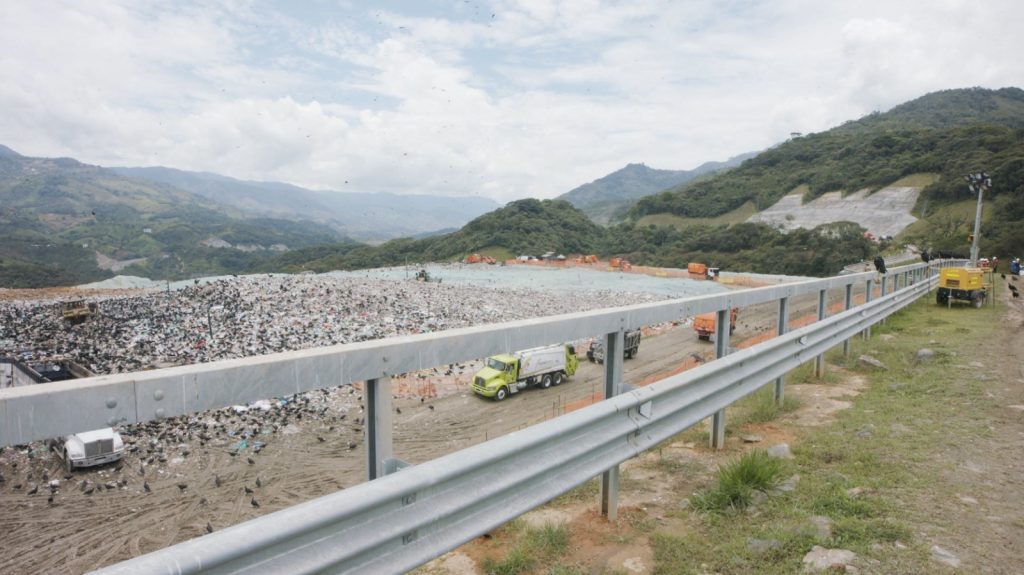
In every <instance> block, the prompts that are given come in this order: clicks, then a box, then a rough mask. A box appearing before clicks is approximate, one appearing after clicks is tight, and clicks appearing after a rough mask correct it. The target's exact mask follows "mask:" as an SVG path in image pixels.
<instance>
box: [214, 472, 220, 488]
mask: <svg viewBox="0 0 1024 575" xmlns="http://www.w3.org/2000/svg"><path fill="white" fill-rule="evenodd" d="M213 484H214V485H216V486H217V487H220V475H217V474H216V473H214V474H213Z"/></svg>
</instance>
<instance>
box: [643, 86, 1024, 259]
mask: <svg viewBox="0 0 1024 575" xmlns="http://www.w3.org/2000/svg"><path fill="white" fill-rule="evenodd" d="M979 170H984V171H986V172H988V173H989V174H991V175H992V179H993V190H992V193H991V195H990V196H989V197H988V198H986V201H989V200H990V201H991V202H992V203H993V204H994V205H995V206H998V208H997V209H996V210H995V211H994V212H993V213H992V216H991V217H992V221H991V224H989V225H990V226H991V227H990V228H989V229H987V231H986V233H985V234H983V241H984V242H986V243H985V245H984V248H983V249H985V250H986V251H997V252H1001V253H1006V254H1009V253H1012V247H1013V246H1014V245H1016V246H1020V245H1021V244H1020V236H1019V235H1016V233H1015V232H1014V231H1013V230H1012V229H1011V228H1013V227H1015V224H1014V222H1019V221H1020V219H1019V218H1016V216H1015V214H1016V213H1018V211H1019V210H1018V209H1017V208H1016V205H1019V204H1020V202H1021V200H1022V199H1024V90H1020V89H1018V88H1004V89H1000V90H985V89H980V88H973V89H964V90H947V91H943V92H936V93H933V94H928V95H926V96H923V97H921V98H918V99H916V100H914V101H911V102H908V103H906V104H903V105H900V106H897V107H895V108H893V109H892V110H890V111H889V112H886V113H882V114H879V113H876V114H871V115H869V116H867V117H865V118H862V119H860V120H857V121H853V122H847V123H846V124H843V125H842V126H839V127H837V128H834V129H832V130H829V131H827V132H822V133H818V134H810V135H806V136H802V137H796V138H793V139H791V140H789V141H787V142H785V143H783V144H781V145H779V146H777V147H775V148H773V149H770V150H768V151H765V152H763V153H761V154H760V155H758V156H757V157H755V158H753V159H751V160H748V161H747V162H744V163H743V165H741V166H740V167H738V168H736V169H733V170H730V171H728V172H725V173H723V174H721V175H719V176H717V177H712V178H709V179H706V180H701V181H698V182H694V183H691V184H687V185H683V186H680V187H678V188H676V189H673V190H670V191H666V192H663V193H660V194H656V195H653V196H648V197H646V198H643V199H641V200H640V201H639V202H638V203H637V204H636V205H635V206H634V207H633V209H632V210H630V217H631V218H634V219H636V218H640V217H643V216H645V215H650V214H661V213H668V214H674V215H678V216H684V217H689V218H707V217H714V216H719V215H721V214H725V213H727V212H730V211H732V210H735V209H737V208H739V207H740V206H742V205H743V204H744V203H746V202H748V201H751V202H754V204H755V205H756V206H757V208H758V209H759V210H763V209H765V208H767V207H769V206H771V205H772V204H774V203H775V202H777V201H778V200H779V199H780V198H781V197H782V196H784V195H786V194H787V193H789V192H791V191H792V190H794V189H796V188H797V187H799V186H806V189H807V190H808V191H807V193H806V194H805V200H809V199H813V198H816V197H818V196H820V195H821V194H824V193H826V192H831V191H837V190H843V191H855V190H859V189H864V188H869V189H878V188H881V187H883V186H886V185H888V184H891V183H892V182H894V181H896V180H899V179H900V178H903V177H905V176H910V175H913V174H919V173H934V174H937V175H938V177H937V178H936V180H935V182H934V183H933V184H931V185H929V186H926V187H925V188H924V190H923V191H922V193H921V196H920V198H919V200H918V206H917V207H916V208H915V210H914V211H915V213H921V212H925V213H924V215H925V217H926V218H927V217H929V215H930V214H937V213H941V210H942V207H943V206H948V205H951V204H954V203H956V202H960V201H963V200H966V199H969V196H970V193H969V192H968V190H967V186H966V185H965V183H964V180H963V177H964V175H965V174H967V173H971V172H975V171H979ZM928 212H930V214H929V213H928ZM945 227H946V228H948V226H945ZM956 227H957V230H958V233H957V236H958V237H957V238H956V239H953V238H950V237H949V234H948V233H945V234H939V233H936V234H928V233H927V232H921V233H918V234H917V236H916V239H917V240H918V241H919V242H922V243H924V244H931V245H934V246H936V247H939V246H943V245H948V244H950V243H952V242H957V245H960V244H961V243H962V240H961V239H960V237H959V236H960V234H959V232H960V231H963V222H960V223H959V225H958V226H956ZM1017 249H1019V247H1018V248H1017Z"/></svg>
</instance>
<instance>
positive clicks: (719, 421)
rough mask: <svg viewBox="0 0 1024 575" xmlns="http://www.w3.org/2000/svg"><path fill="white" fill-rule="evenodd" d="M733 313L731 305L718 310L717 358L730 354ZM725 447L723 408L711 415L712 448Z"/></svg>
mask: <svg viewBox="0 0 1024 575" xmlns="http://www.w3.org/2000/svg"><path fill="white" fill-rule="evenodd" d="M731 314H732V308H731V307H727V308H725V309H720V310H718V313H717V318H716V319H717V321H716V322H715V323H716V325H715V358H716V359H720V358H723V357H725V356H727V355H729V331H730V329H729V328H730V321H729V319H730V315H731ZM723 447H725V409H721V410H719V411H718V412H717V413H715V414H714V415H712V416H711V448H712V449H721V448H723Z"/></svg>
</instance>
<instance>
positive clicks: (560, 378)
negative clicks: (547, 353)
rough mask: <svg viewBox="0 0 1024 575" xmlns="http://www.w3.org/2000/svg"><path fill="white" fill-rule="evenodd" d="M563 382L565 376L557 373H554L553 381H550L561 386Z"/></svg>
mask: <svg viewBox="0 0 1024 575" xmlns="http://www.w3.org/2000/svg"><path fill="white" fill-rule="evenodd" d="M563 381H565V374H564V373H562V372H561V371H559V372H557V373H555V376H554V380H552V382H551V383H552V384H554V385H562V382H563Z"/></svg>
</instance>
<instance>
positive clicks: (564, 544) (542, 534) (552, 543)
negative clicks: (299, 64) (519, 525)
mask: <svg viewBox="0 0 1024 575" xmlns="http://www.w3.org/2000/svg"><path fill="white" fill-rule="evenodd" d="M568 548H569V528H568V527H567V526H566V525H565V524H564V523H559V524H551V523H546V524H544V525H541V526H540V527H526V528H524V529H522V530H521V532H520V533H519V537H518V540H517V541H516V542H515V543H513V544H512V545H511V547H509V548H508V552H507V553H505V556H504V557H502V558H500V559H495V558H493V557H488V558H486V559H484V564H483V568H484V572H485V573H489V574H493V575H518V574H520V573H527V572H531V571H533V570H534V569H536V568H537V566H538V565H541V564H544V563H551V562H553V561H554V560H555V559H557V558H558V557H559V556H561V555H564V554H565V552H566V551H567V550H568Z"/></svg>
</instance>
